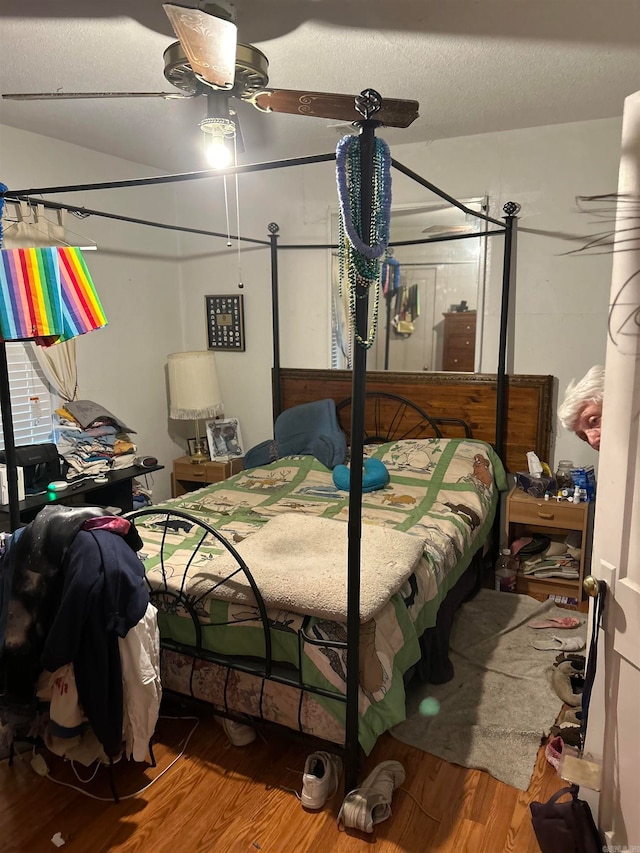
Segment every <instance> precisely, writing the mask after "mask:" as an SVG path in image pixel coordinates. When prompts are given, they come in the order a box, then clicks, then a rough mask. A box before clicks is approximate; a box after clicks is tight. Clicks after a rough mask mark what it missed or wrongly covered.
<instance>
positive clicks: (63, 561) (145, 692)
mask: <svg viewBox="0 0 640 853" xmlns="http://www.w3.org/2000/svg"><path fill="white" fill-rule="evenodd" d="M103 512H104V511H103V510H101V509H100V508H98V507H68V506H61V505H51V506H46V507H44V509H42V510H41V511H40V512H39V513H38V515H37V516H36V517H35V519H34V520H33V521H32V522H30V523H29V524H28V525H27V526H26V527H23V528H19V529H18V530H17V531H15V533H13V534H4V538H3V541H2V542H1V543H0V544H1V545H2V546H3V550H2V548H0V551H2V553H0V577H2V581H3V582H2V586H1V587H0V748H2V747H10V746H11V744H12V743H13V741H14V740H16V739H21V738H27V739H32V740H34V741H36V742H37V741H38V740H40V739H41V740H43V741H44V743H45V744H46V746H47V747H48V748H49V749H50V750H51V751H52V752H54V753H55V754H57V755H63V756H65V757H67V758H68V759H72V760H76V761H79V762H80V763H81V764H84V765H85V766H90V765H91V764H93V763H94V762H95V761H102V762H109V761H114V760H116V759H117V758H118V756H120V755H121V754H123V753H124V754H125V756H126V757H127V758H128V759H129V758H132V759H133V760H134V761H146V760H147V758H149V759H150V760H152V756H151V755H150V753H149V742H150V739H151V736H152V735H153V732H154V730H155V725H156V722H157V719H158V714H159V708H160V700H161V697H162V688H161V683H160V635H159V631H158V621H157V610H156V608H155V607H154V605H153V604H151V602H150V600H149V592H148V589H147V586H146V584H145V579H144V565H143V563H142V562H141V560H140V559H139V558H138V555H137V551H139V550H140V548H141V547H142V540H141V539H140V536H139V534H138V531H137V530H136V528H135V525H134V524H133V522H130V521H128V520H127V519H125V518H120V517H117V516H109V515H103V514H102V513H103Z"/></svg>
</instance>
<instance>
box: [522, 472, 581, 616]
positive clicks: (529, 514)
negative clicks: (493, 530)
mask: <svg viewBox="0 0 640 853" xmlns="http://www.w3.org/2000/svg"><path fill="white" fill-rule="evenodd" d="M593 508H594V504H593V503H579V504H573V503H569V502H568V501H566V500H565V501H556V500H554V499H551V500H548V501H544V500H540V499H539V498H534V497H532V496H531V495H528V494H527V493H526V492H523V491H522V489H512V491H511V492H510V493H509V494H508V496H507V506H506V532H507V544H508V545H511V543H512V542H513V541H514V540H515V539H519V538H520V537H521V536H532V535H535V534H536V533H537V534H539V535H542V536H547V537H548V538H549V539H551V540H552V541H556V542H564V539H565V537H566V536H567V534H568V533H569V532H570V531H577V532H578V534H579V541H580V546H579V547H580V569H579V577H578V578H576V579H574V580H572V579H570V578H535V577H533V576H531V575H529V576H527V577H525V576H524V575H522V574H521V573H518V579H517V584H516V592H522V593H527V594H535V596H536V597H545V596H549V595H562V596H567V598H575V599H577V601H578V603H579V602H580V601H582V599H583V595H584V593H583V590H582V581H583V579H584V577H585V575H587V574H588V573H589V565H590V562H591V536H592V522H593Z"/></svg>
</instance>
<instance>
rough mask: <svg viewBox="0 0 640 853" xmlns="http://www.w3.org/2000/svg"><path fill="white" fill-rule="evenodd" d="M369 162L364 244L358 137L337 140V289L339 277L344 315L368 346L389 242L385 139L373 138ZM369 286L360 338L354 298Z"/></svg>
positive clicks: (372, 338) (372, 336)
mask: <svg viewBox="0 0 640 853" xmlns="http://www.w3.org/2000/svg"><path fill="white" fill-rule="evenodd" d="M375 143H376V144H375V151H374V163H373V166H374V168H373V192H372V205H371V224H370V229H369V234H368V235H367V239H368V243H365V242H364V241H363V240H362V235H361V234H360V230H361V198H362V192H361V190H362V176H361V173H360V139H359V138H358V137H357V136H348V137H345V138H344V139H342V140H341V141H340V143H339V144H338V155H337V156H336V163H337V166H336V171H337V181H338V194H339V196H340V216H339V241H338V242H339V249H338V257H339V293H340V296H342V293H343V287H344V282H345V281H347V282H348V288H349V320H350V324H351V326H352V328H353V332H354V334H353V337H354V339H355V341H356V343H357V344H358V345H359V346H361V347H363V348H365V349H370V348H371V347H372V346H373V343H374V341H375V336H376V330H377V328H378V313H379V306H380V287H381V282H380V273H381V266H382V265H381V257H383V255H384V252H385V251H386V248H387V246H388V243H389V225H390V218H391V174H390V159H391V158H390V154H389V148H388V146H387V144H386V143H385V142H384V141H383V140H381V139H378V138H376V140H375ZM372 286H373V287H374V300H373V306H372V313H371V324H370V327H369V332H368V335H367V337H366V339H365V338H363V337H362V335H360V333H359V332H358V329H357V326H356V300H357V299H364V298H368V296H369V289H370V288H371V287H372Z"/></svg>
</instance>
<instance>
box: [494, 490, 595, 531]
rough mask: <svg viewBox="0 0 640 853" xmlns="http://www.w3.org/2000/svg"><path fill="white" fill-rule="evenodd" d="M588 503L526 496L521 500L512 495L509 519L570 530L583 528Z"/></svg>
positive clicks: (521, 522)
mask: <svg viewBox="0 0 640 853" xmlns="http://www.w3.org/2000/svg"><path fill="white" fill-rule="evenodd" d="M587 507H588V505H587V504H579V505H577V506H573V505H572V504H570V503H558V502H557V501H554V500H549V501H537V500H535V499H529V500H527V499H526V498H525V499H524V500H520V499H519V498H518V497H516V496H515V495H512V496H511V501H510V507H509V519H510V521H512V522H517V523H520V524H532V525H537V526H538V527H563V528H567V529H569V530H582V528H583V527H584V523H585V516H586V514H587Z"/></svg>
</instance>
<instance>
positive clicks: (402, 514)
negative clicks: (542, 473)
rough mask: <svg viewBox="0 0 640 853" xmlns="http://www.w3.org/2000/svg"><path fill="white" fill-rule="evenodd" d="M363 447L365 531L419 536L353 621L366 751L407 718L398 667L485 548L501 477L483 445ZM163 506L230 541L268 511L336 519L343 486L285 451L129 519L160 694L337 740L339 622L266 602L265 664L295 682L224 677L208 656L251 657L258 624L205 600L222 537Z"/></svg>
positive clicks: (240, 609) (228, 603) (261, 649)
mask: <svg viewBox="0 0 640 853" xmlns="http://www.w3.org/2000/svg"><path fill="white" fill-rule="evenodd" d="M366 451H367V453H368V454H370V455H372V456H374V457H375V458H377V459H379V460H381V461H382V462H383V463H384V465H385V466H386V467H387V469H388V471H389V474H390V482H389V484H388V485H387V486H386V487H385V488H383V489H380V490H377V491H373V492H369V493H366V494H364V495H363V498H362V524H363V527H364V526H365V525H378V526H382V527H386V528H389V529H393V530H396V531H401V532H403V533H406V534H409V535H411V536H415V537H418V538H419V539H420V540H421V542H422V556H421V557H420V559H419V561H418V563H417V564H416V565H415V567H414V570H413V571H412V572H411V574H410V575H409V577H408V578H407V580H406V581H405V582H404V583H403V584H402V586H401V588H400V589H399V590H398V591H397V592H395V593H394V594H393V595H391V596H390V598H389V600H388V601H386V602H385V603H383V604H382V605H381V606H380V608H379V609H378V610H377V611H376V612H375V613H374V614H373V615H372V616H371V617H370V618H368V619H367V620H366V621H365V622H363V623H362V624H361V629H360V632H361V642H360V697H359V710H360V723H359V739H360V743H361V745H362V747H363V749H364V750H365V752H367V753H368V752H369V751H370V750H371V749H372V747H373V745H374V744H375V741H376V739H377V737H378V736H379V735H380V734H381V733H382V732H383V731H385V730H386V729H388V728H389V727H390V726H392V725H395V724H396V723H398V722H401V721H402V720H403V719H404V716H405V694H404V675H405V673H406V672H407V671H408V670H409V669H410V668H411V667H412V666H413V665H414V664H415V663H416V662H417V661H418V659H419V657H420V644H419V638H420V636H421V635H422V633H423V632H424V631H425V630H426V629H427V628H430V627H432V626H434V625H435V622H436V616H437V612H438V607H439V605H440V602H441V601H442V600H443V598H444V597H445V596H446V594H447V592H448V591H449V589H451V587H452V586H453V585H454V584H455V583H456V582H457V580H458V579H459V578H460V576H461V575H462V573H463V572H464V571H465V569H466V568H467V567H468V566H469V564H470V562H471V560H472V558H473V556H474V554H475V553H476V551H477V550H478V549H479V548H481V547H482V546H483V544H484V543H485V542H486V540H487V537H488V535H489V532H490V530H491V527H492V524H493V520H494V516H495V509H496V506H497V503H498V493H499V491H501V490H504V489H506V486H507V484H506V476H505V473H504V469H503V467H502V464H501V463H500V460H499V459H498V458H497V456H496V455H495V453H494V452H493V450H492V448H491V447H490V446H489V445H488V444H485V443H484V442H480V441H474V440H471V439H442V438H441V439H425V440H404V441H396V442H390V443H388V444H384V445H379V446H373V447H369V448H367V449H366ZM171 509H179V510H181V511H184V512H185V513H187V514H188V515H189V516H190V517H191V518H192V519H202V520H203V521H206V522H207V523H208V524H210V525H211V526H212V527H214V529H215V530H216V531H218V532H219V533H220V534H222V535H223V536H224V537H225V538H226V540H227V541H228V542H229V543H231V544H232V545H237V546H238V548H239V549H240V548H241V543H242V542H244V541H245V540H246V539H248V537H250V536H251V535H252V534H254V533H256V532H257V531H258V530H260V529H261V528H262V527H263V526H264V525H265V524H267V522H268V521H269V520H270V519H273V518H274V517H276V516H279V515H284V514H292V513H293V514H295V513H302V514H304V515H311V516H318V517H321V518H325V519H332V520H333V521H334V522H343V523H345V524H346V521H347V519H348V510H349V496H348V492H346V491H344V490H340V489H338V488H337V487H336V486H335V485H334V482H333V477H332V472H331V471H329V470H328V469H327V468H325V467H324V466H323V465H322V464H321V463H320V462H318V461H317V460H316V459H315V458H313V457H311V456H298V457H285V458H283V459H279V460H277V461H276V462H273V463H270V464H269V465H265V466H264V467H260V468H254V469H251V470H247V471H243V472H241V473H239V474H236V475H235V476H233V477H231V478H230V479H228V480H226V481H224V482H221V483H216V484H215V485H212V486H208V487H205V488H204V489H199V490H198V491H195V492H191V493H189V494H188V495H185V496H182V497H181V498H178V499H175V500H172V501H168V502H166V503H165V504H162V505H158V506H157V507H154V508H152V514H150V515H145V516H142V517H140V518H137V519H136V525H137V527H138V530H139V532H140V535H141V537H142V539H143V543H144V545H143V549H142V553H141V556H142V557H143V559H144V561H145V566H146V570H147V579H148V581H149V584H150V585H151V588H152V589H153V590H155V594H154V603H155V605H156V606H157V607H158V610H159V624H160V632H161V637H162V640H163V644H164V646H165V651H164V653H163V683H164V686H165V688H166V689H174V690H177V691H178V692H180V693H185V694H189V695H193V696H195V697H196V698H199V699H204V700H206V701H208V702H211V703H212V704H214V705H216V706H218V707H220V708H223V709H225V710H227V711H234V712H236V713H237V712H239V711H241V712H244V713H248V714H251V715H252V716H258V717H263V718H265V719H270V720H273V721H275V722H279V723H282V724H284V725H287V726H289V727H291V728H297V729H302V730H303V731H305V732H308V733H311V734H314V735H316V736H318V737H323V738H325V739H328V740H333V741H336V742H340V741H341V740H342V739H343V736H344V730H343V729H344V724H343V721H344V702H343V701H342V699H343V698H344V693H345V677H346V651H345V649H344V648H341V647H340V644H341V643H344V642H345V641H346V626H345V624H344V623H343V622H341V621H336V620H335V619H330V618H322V615H318V614H316V615H310V614H309V613H305V612H304V611H303V610H302V609H299V608H296V607H295V605H292V604H291V603H290V602H289V605H288V607H287V609H284V608H282V607H279V606H278V602H277V599H273V600H271V601H270V602H265V604H266V607H267V617H268V622H269V631H268V641H269V642H270V643H271V654H272V660H273V661H274V665H276V666H281V667H283V668H284V669H285V670H287V669H291V670H296V671H298V672H299V673H300V676H299V677H300V687H299V688H297V687H295V686H290V685H286V684H282V683H275V682H271V683H265V680H264V678H262V676H261V675H260V674H259V672H258V673H252V672H251V671H250V669H251V667H248V668H247V667H246V666H243V667H242V668H241V669H240V670H238V671H233V672H229V671H228V669H227V668H226V667H224V666H220V665H218V664H217V663H214V662H211V661H210V660H209V661H208V660H207V659H206V657H207V655H206V652H212V653H214V654H224V655H231V656H234V657H237V658H238V660H241V659H242V660H244V661H245V662H246V661H251V660H254V661H259V660H260V659H262V658H264V655H265V647H266V641H267V640H266V637H265V629H264V626H263V623H262V620H261V618H260V613H259V609H258V606H257V605H256V603H255V602H252V601H251V600H247V596H246V595H243V596H242V597H241V600H238V601H234V600H228V597H227V598H226V599H221V598H219V597H217V596H216V589H215V587H216V585H217V584H218V583H219V581H220V576H219V575H217V574H216V560H218V562H219V563H220V558H221V556H222V555H223V554H224V555H225V556H226V552H225V550H224V545H222V544H221V543H220V542H219V541H217V540H216V539H215V538H214V537H211V536H207V537H206V538H205V540H204V541H202V540H203V536H202V528H198V527H197V525H192V524H190V522H189V520H188V519H187V520H184V519H178V520H177V521H176V520H175V519H169V520H167V518H168V517H167V515H166V514H165V513H166V512H167V511H168V510H171ZM254 557H255V549H254ZM249 569H250V570H251V566H250V565H249ZM346 571H347V567H346V566H345V574H346ZM196 623H197V624H196ZM323 641H326V642H328V643H331V644H333V645H331V646H324V645H322V643H323ZM198 649H199V650H200V651H198ZM194 657H195V658H196V659H197V660H196V661H195V662H194ZM305 688H312V691H316V692H312V691H309V690H307V689H305ZM331 694H335V695H337V696H339V697H341V698H339V699H335V698H332V696H331Z"/></svg>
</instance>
